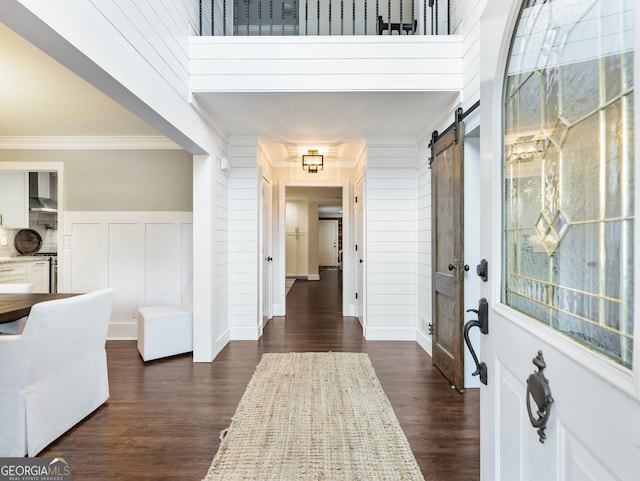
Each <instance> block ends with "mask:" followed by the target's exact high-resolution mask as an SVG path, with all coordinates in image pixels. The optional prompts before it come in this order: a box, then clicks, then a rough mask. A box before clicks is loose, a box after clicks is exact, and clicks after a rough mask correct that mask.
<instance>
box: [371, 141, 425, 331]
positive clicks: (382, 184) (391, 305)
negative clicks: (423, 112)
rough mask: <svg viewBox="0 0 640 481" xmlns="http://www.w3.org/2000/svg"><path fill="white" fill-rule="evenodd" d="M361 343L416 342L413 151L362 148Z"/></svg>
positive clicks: (384, 145) (381, 145)
mask: <svg viewBox="0 0 640 481" xmlns="http://www.w3.org/2000/svg"><path fill="white" fill-rule="evenodd" d="M367 154H368V155H367V185H366V199H365V209H366V218H367V227H366V239H367V241H366V252H365V257H366V259H365V260H366V263H367V279H366V283H367V301H366V302H367V328H366V337H367V339H386V340H393V339H397V340H400V339H401V340H415V339H416V266H417V251H416V229H417V221H416V192H417V189H416V187H417V186H416V169H415V159H416V147H415V143H412V144H398V143H387V142H382V143H377V142H372V143H370V144H369V145H368V147H367Z"/></svg>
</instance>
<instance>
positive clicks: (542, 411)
mask: <svg viewBox="0 0 640 481" xmlns="http://www.w3.org/2000/svg"><path fill="white" fill-rule="evenodd" d="M532 362H533V364H534V365H535V366H536V367H537V368H538V371H537V372H534V373H533V374H531V375H530V376H529V379H527V411H528V412H529V420H530V421H531V425H532V426H533V427H534V428H537V429H538V436H539V437H540V442H541V443H544V440H545V439H547V435H546V433H545V432H544V431H545V429H547V422H548V421H549V416H550V415H551V405H552V404H553V397H551V389H550V388H549V380H548V379H547V378H546V377H544V373H543V371H544V369H545V368H546V367H547V364H546V363H545V362H544V357H543V356H542V351H538V355H537V356H536V357H534V358H533V360H532ZM532 397H533V400H534V401H535V403H536V406H537V407H538V410H537V412H536V416H537V417H534V416H533V414H532V412H531V398H532Z"/></svg>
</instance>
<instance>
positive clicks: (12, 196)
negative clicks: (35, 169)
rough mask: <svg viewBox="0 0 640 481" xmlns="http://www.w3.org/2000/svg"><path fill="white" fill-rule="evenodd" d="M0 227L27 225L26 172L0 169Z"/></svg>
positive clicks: (27, 196) (16, 227)
mask: <svg viewBox="0 0 640 481" xmlns="http://www.w3.org/2000/svg"><path fill="white" fill-rule="evenodd" d="M0 227H6V228H8V229H27V228H28V227H29V178H28V176H27V172H22V171H14V170H2V171H0Z"/></svg>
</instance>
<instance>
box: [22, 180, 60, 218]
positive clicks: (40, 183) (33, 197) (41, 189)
mask: <svg viewBox="0 0 640 481" xmlns="http://www.w3.org/2000/svg"><path fill="white" fill-rule="evenodd" d="M29 210H30V211H31V212H50V213H56V212H58V173H57V172H29Z"/></svg>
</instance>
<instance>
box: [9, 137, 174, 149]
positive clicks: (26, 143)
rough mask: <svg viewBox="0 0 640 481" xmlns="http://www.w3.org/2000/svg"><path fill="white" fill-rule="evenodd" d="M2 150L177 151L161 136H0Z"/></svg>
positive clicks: (171, 142)
mask: <svg viewBox="0 0 640 481" xmlns="http://www.w3.org/2000/svg"><path fill="white" fill-rule="evenodd" d="M0 149H2V150H178V149H182V147H180V146H179V145H178V144H176V143H175V142H173V141H171V140H169V139H168V138H167V137H163V136H161V135H129V136H127V135H113V136H4V137H3V136H0Z"/></svg>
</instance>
